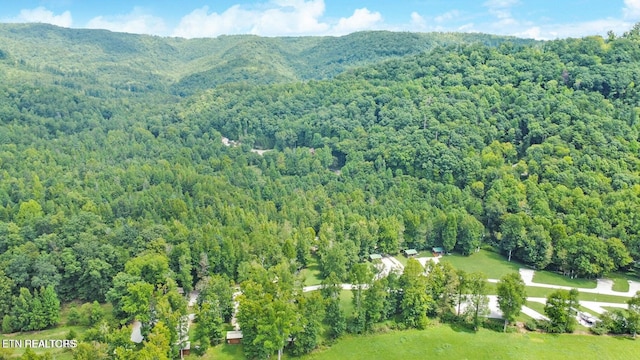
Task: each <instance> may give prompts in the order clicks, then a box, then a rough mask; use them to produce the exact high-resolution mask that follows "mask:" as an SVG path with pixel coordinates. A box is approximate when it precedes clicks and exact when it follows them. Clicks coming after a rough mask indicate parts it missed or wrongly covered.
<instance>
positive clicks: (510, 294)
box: [497, 273, 527, 331]
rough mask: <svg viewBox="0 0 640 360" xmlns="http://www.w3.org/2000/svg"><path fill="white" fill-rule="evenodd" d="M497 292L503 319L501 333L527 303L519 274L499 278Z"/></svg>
mask: <svg viewBox="0 0 640 360" xmlns="http://www.w3.org/2000/svg"><path fill="white" fill-rule="evenodd" d="M497 292H498V307H499V308H500V311H502V316H503V317H504V329H503V331H507V324H508V323H510V322H513V321H514V320H515V319H516V318H517V317H518V315H519V314H520V310H521V309H522V306H523V305H524V304H525V303H526V301H527V294H526V291H525V286H524V281H522V278H521V277H520V274H519V273H511V274H506V275H504V276H503V277H502V278H500V281H499V282H498V286H497Z"/></svg>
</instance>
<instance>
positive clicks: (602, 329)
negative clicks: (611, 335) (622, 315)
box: [589, 321, 609, 335]
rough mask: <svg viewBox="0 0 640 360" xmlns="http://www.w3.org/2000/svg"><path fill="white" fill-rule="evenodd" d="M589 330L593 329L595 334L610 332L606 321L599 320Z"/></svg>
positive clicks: (592, 331)
mask: <svg viewBox="0 0 640 360" xmlns="http://www.w3.org/2000/svg"><path fill="white" fill-rule="evenodd" d="M589 331H591V333H592V334H595V335H604V334H606V333H608V332H609V329H608V328H607V325H606V324H605V323H604V321H598V322H596V324H595V325H594V326H592V327H591V328H589Z"/></svg>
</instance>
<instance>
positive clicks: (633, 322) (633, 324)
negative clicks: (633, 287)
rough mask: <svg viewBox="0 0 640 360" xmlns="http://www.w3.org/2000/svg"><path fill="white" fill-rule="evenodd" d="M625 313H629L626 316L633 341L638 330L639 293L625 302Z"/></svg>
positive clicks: (639, 316)
mask: <svg viewBox="0 0 640 360" xmlns="http://www.w3.org/2000/svg"><path fill="white" fill-rule="evenodd" d="M627 311H628V313H629V315H628V316H627V319H628V327H629V330H630V331H631V335H632V336H633V338H634V339H635V338H636V335H637V333H638V329H640V291H638V292H636V294H635V295H634V296H633V297H632V298H631V299H629V300H627Z"/></svg>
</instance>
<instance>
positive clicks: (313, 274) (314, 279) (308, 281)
mask: <svg viewBox="0 0 640 360" xmlns="http://www.w3.org/2000/svg"><path fill="white" fill-rule="evenodd" d="M300 275H301V276H302V277H303V278H304V286H311V285H320V284H321V283H322V276H321V274H320V265H318V259H317V258H316V257H315V256H314V257H313V258H312V259H311V261H309V266H307V267H306V268H304V269H302V270H301V271H300Z"/></svg>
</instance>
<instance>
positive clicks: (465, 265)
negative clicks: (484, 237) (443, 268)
mask: <svg viewBox="0 0 640 360" xmlns="http://www.w3.org/2000/svg"><path fill="white" fill-rule="evenodd" d="M506 260H507V259H506V258H505V257H504V256H502V255H500V254H498V253H494V252H491V251H487V250H480V251H479V252H477V253H473V254H471V255H469V256H462V255H458V254H452V255H447V256H444V257H442V258H441V259H440V261H443V262H448V263H450V264H451V265H453V267H455V268H456V269H460V270H464V271H466V272H483V273H484V274H485V275H487V277H488V278H489V279H500V278H501V277H502V276H504V275H506V274H509V273H513V272H518V271H519V269H520V268H521V267H523V265H522V264H520V263H518V262H515V261H511V262H509V261H506Z"/></svg>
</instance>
